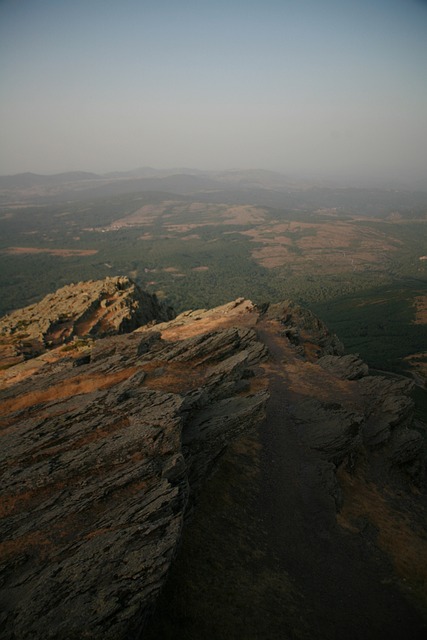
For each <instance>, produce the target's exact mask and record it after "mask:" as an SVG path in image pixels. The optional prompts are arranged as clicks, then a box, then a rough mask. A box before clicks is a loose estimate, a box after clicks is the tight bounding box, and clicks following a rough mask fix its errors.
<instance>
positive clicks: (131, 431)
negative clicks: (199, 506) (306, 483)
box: [0, 303, 267, 639]
mask: <svg viewBox="0 0 427 640" xmlns="http://www.w3.org/2000/svg"><path fill="white" fill-rule="evenodd" d="M242 309H243V305H242V303H240V304H236V305H235V306H234V307H231V308H230V307H226V308H225V309H221V310H219V311H218V318H219V319H220V320H221V321H222V322H223V324H224V320H225V319H226V320H227V322H226V323H225V324H230V323H231V324H233V322H235V321H236V318H237V319H238V318H239V316H240V315H243V314H245V315H246V316H247V318H246V320H245V319H243V325H245V324H246V325H248V326H238V327H236V328H232V327H227V326H224V327H221V322H220V323H219V325H220V326H219V327H218V328H217V329H216V330H213V329H212V328H211V325H212V315H215V314H212V315H211V317H210V319H209V327H208V328H207V329H206V327H203V321H200V320H198V321H195V320H194V318H191V317H188V316H187V318H186V321H185V325H184V326H185V331H186V334H187V335H186V337H183V338H180V337H179V336H177V337H176V339H175V340H173V341H169V340H166V339H164V338H163V336H162V333H161V331H153V329H151V328H148V329H145V330H143V329H141V330H140V331H138V332H134V333H131V334H129V335H123V336H120V335H119V336H114V337H108V338H105V339H103V340H98V341H96V342H95V343H93V346H92V349H91V350H89V351H87V352H86V355H85V356H84V357H82V356H79V357H72V356H70V355H69V353H70V352H66V353H65V354H64V353H63V352H62V358H61V357H60V354H61V352H59V353H58V352H57V354H56V355H57V359H56V360H51V361H48V362H46V361H44V363H43V364H42V365H41V366H40V368H39V369H38V370H37V373H36V375H33V376H32V377H29V376H25V375H22V377H21V378H19V376H18V377H17V378H15V379H17V380H18V381H17V382H14V380H15V379H13V378H12V379H10V378H9V384H8V385H6V386H5V388H4V389H3V392H2V415H3V416H4V417H3V420H2V448H1V459H0V465H1V471H2V494H3V500H2V514H1V515H2V522H1V540H2V542H1V546H0V550H1V565H0V579H1V592H0V603H1V607H0V608H1V611H2V621H1V625H2V626H1V628H2V637H3V638H27V637H34V638H52V639H53V638H80V637H88V638H114V639H117V638H129V637H132V634H137V633H139V630H140V629H141V627H142V625H143V622H144V619H145V617H146V615H147V612H149V611H150V610H151V608H152V606H153V604H154V602H155V599H156V596H157V594H158V592H159V590H160V588H161V585H162V584H163V581H164V579H165V576H166V573H167V571H168V569H169V565H170V563H171V561H172V558H173V556H174V553H175V549H176V547H177V545H178V542H179V539H180V535H181V529H182V525H183V520H184V515H185V513H186V510H187V508H188V502H189V498H190V493H191V494H193V493H195V492H196V491H197V487H198V486H199V485H200V484H201V483H202V482H203V480H204V479H205V478H206V476H207V475H208V472H209V471H210V469H211V468H212V466H213V463H214V461H215V460H216V458H217V457H218V456H219V454H220V453H221V451H222V450H223V449H224V448H225V447H226V445H227V443H228V442H229V441H230V440H231V439H232V438H233V437H235V436H236V435H237V434H238V433H241V432H242V431H243V430H244V429H247V428H248V427H250V426H251V425H255V424H257V423H259V422H260V421H261V420H262V417H263V415H264V406H265V402H266V399H267V391H266V390H265V389H262V388H260V389H255V390H253V389H252V388H251V385H250V378H248V371H249V367H250V366H253V364H254V363H255V362H259V361H260V360H261V359H262V358H263V357H265V355H266V350H265V348H264V347H263V345H261V344H259V343H258V341H257V336H256V333H255V331H254V330H253V329H252V328H251V326H250V325H251V324H252V323H253V322H254V319H255V315H254V314H252V310H253V306H252V305H250V308H249V307H248V304H247V305H246V307H245V309H244V312H243V311H242ZM248 309H250V311H251V313H250V312H249V310H248ZM233 310H235V314H233ZM207 315H208V314H207ZM167 327H168V325H167V324H166V325H165V326H164V328H165V329H166V328H167ZM169 329H170V327H169ZM174 331H175V329H174ZM190 334H192V335H190ZM24 364H25V363H24ZM20 367H23V365H19V364H18V365H16V369H19V368H20ZM248 380H249V381H248ZM190 485H191V486H190Z"/></svg>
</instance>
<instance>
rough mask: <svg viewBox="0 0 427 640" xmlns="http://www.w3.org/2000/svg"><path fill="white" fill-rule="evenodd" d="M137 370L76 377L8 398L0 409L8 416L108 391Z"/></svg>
mask: <svg viewBox="0 0 427 640" xmlns="http://www.w3.org/2000/svg"><path fill="white" fill-rule="evenodd" d="M139 370H140V368H139V367H130V368H129V369H123V370H121V371H116V372H113V373H105V374H96V375H93V374H88V375H86V376H76V377H75V378H72V379H71V380H65V381H63V382H59V383H58V384H56V385H54V386H52V387H49V388H48V389H43V390H40V391H37V390H36V391H29V392H28V393H24V394H23V395H21V396H19V397H17V398H8V399H7V400H4V401H3V402H2V403H1V405H0V408H1V411H2V413H3V414H9V413H13V412H15V411H22V410H23V409H28V408H29V407H33V406H34V405H38V404H45V403H47V402H52V401H55V402H58V401H62V400H66V399H67V398H71V397H73V396H77V395H81V394H86V393H91V392H92V391H98V390H99V389H109V388H110V387H112V386H113V385H115V384H118V383H119V382H122V381H123V380H127V379H128V378H130V377H131V376H132V375H133V374H134V373H136V372H137V371H139Z"/></svg>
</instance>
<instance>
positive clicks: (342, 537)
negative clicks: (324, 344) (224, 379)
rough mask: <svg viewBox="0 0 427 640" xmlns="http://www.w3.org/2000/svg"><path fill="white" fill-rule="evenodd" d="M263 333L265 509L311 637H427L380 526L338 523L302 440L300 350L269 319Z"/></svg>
mask: <svg viewBox="0 0 427 640" xmlns="http://www.w3.org/2000/svg"><path fill="white" fill-rule="evenodd" d="M259 333H260V337H261V338H262V340H263V341H264V342H265V343H266V344H267V346H268V347H269V350H270V353H271V359H270V362H269V363H268V364H267V365H266V367H265V372H266V373H267V375H268V376H269V377H270V391H271V398H270V401H269V403H268V406H267V415H266V420H265V424H264V425H263V427H262V429H261V438H262V445H263V449H262V454H261V469H262V474H263V475H262V480H261V511H262V513H263V520H264V525H265V528H266V535H267V536H268V543H269V546H270V548H271V552H272V553H274V555H275V556H276V557H277V561H278V564H279V565H280V569H281V570H284V571H285V572H286V573H287V574H288V575H289V576H290V578H291V580H292V582H293V583H294V585H295V587H296V588H297V590H298V591H299V592H300V593H302V595H303V597H304V603H305V608H304V611H303V612H301V615H302V616H304V619H305V622H306V623H307V624H308V627H309V628H310V629H311V630H312V636H311V637H313V638H316V639H325V640H331V639H335V638H337V639H338V638H347V639H348V640H362V639H363V640H379V639H380V638H389V639H393V640H416V639H418V638H424V637H427V636H426V625H425V621H423V620H422V619H421V618H420V616H419V614H417V612H416V611H415V610H414V609H413V608H412V607H411V605H410V604H408V603H407V602H406V600H405V599H404V598H403V596H402V595H401V593H400V592H399V591H398V590H397V588H395V587H394V586H393V584H392V581H393V573H392V567H391V564H390V561H389V560H388V558H387V557H386V556H385V555H384V554H383V553H382V552H381V551H380V550H379V549H378V548H377V547H376V545H375V543H374V541H375V531H373V530H372V528H370V527H369V526H366V528H365V530H364V531H363V533H362V534H354V533H349V532H346V531H345V530H343V529H341V528H340V527H339V526H338V525H337V522H336V510H335V502H334V499H333V498H332V497H331V495H330V494H329V492H328V490H327V488H326V487H325V481H324V479H323V478H324V474H323V473H322V468H323V469H324V466H323V465H324V464H325V463H322V461H321V460H320V458H319V457H318V455H317V454H316V453H314V452H313V451H312V450H310V449H308V448H307V447H305V446H304V445H303V444H302V443H301V435H302V434H301V428H302V427H301V424H300V423H298V425H297V424H296V423H295V422H294V421H293V419H292V405H293V404H294V403H296V402H298V399H299V397H303V396H304V393H305V392H304V381H303V380H301V378H300V379H299V385H300V391H299V392H298V390H297V389H296V385H295V380H292V360H293V359H295V357H296V355H295V351H293V349H292V347H290V346H287V344H286V342H285V341H284V340H283V339H277V328H276V327H275V326H274V323H271V322H268V321H265V322H263V323H261V325H260V326H259ZM307 370H308V369H307ZM284 377H285V380H284ZM284 382H285V384H284ZM319 385H321V382H320V380H319ZM324 391H328V389H325V390H324ZM329 393H331V394H332V395H333V388H330V389H329Z"/></svg>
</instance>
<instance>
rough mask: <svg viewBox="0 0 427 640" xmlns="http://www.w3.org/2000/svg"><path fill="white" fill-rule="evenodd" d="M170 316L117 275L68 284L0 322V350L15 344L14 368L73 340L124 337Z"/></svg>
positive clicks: (153, 298)
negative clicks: (0, 336)
mask: <svg viewBox="0 0 427 640" xmlns="http://www.w3.org/2000/svg"><path fill="white" fill-rule="evenodd" d="M173 316H174V313H173V311H172V310H171V309H170V308H169V307H166V306H165V305H163V304H161V303H160V302H159V301H158V300H157V298H156V297H155V296H153V295H151V294H149V293H146V292H145V291H142V290H141V289H140V288H139V287H138V286H137V285H136V284H135V283H134V282H132V281H131V280H130V279H129V278H127V277H124V276H117V277H115V278H106V279H105V280H98V281H89V282H80V283H78V284H70V285H67V286H65V287H62V289H58V291H56V292H55V293H52V294H49V295H47V296H45V297H44V298H43V300H41V301H40V302H38V303H37V304H33V305H30V306H29V307H25V308H24V309H19V310H17V311H13V312H12V313H10V314H9V315H7V316H4V317H3V318H1V319H0V334H1V335H2V336H3V343H4V345H3V349H4V348H5V347H6V346H7V345H9V344H13V345H14V348H15V350H16V352H17V357H15V359H14V360H12V361H11V363H12V364H14V363H16V362H17V361H19V360H22V359H24V358H25V359H27V358H30V357H34V356H35V355H39V354H40V353H42V352H43V351H45V349H46V348H52V347H55V346H57V345H59V344H65V343H68V342H70V341H71V340H73V339H75V338H81V337H85V336H94V337H100V336H105V335H108V334H116V333H128V332H130V331H133V330H134V329H136V328H137V327H139V326H141V325H142V324H147V323H149V322H154V321H155V322H162V321H164V320H169V319H171V318H173ZM0 355H1V354H0Z"/></svg>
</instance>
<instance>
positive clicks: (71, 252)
mask: <svg viewBox="0 0 427 640" xmlns="http://www.w3.org/2000/svg"><path fill="white" fill-rule="evenodd" d="M3 253H8V254H10V255H22V254H30V253H49V254H50V255H52V256H60V257H61V258H71V257H73V256H93V255H95V254H96V253H98V249H37V248H36V247H8V248H7V249H3Z"/></svg>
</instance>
